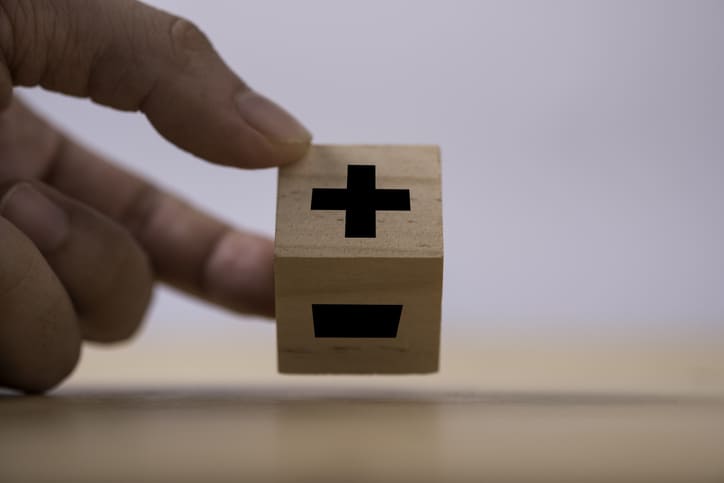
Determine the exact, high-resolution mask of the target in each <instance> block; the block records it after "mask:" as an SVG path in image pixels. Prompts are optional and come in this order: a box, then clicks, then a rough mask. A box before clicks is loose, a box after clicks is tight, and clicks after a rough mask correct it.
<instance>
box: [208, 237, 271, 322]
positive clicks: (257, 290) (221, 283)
mask: <svg viewBox="0 0 724 483" xmlns="http://www.w3.org/2000/svg"><path fill="white" fill-rule="evenodd" d="M273 262H274V247H273V244H272V242H271V241H270V240H268V239H266V238H262V237H259V236H256V235H251V234H248V233H240V232H236V231H229V232H227V233H226V234H224V235H223V236H222V237H221V238H220V239H219V241H218V243H217V244H216V245H215V246H214V248H213V251H212V252H211V253H210V254H209V257H208V259H207V263H206V266H205V270H204V289H205V290H206V292H207V294H206V295H207V296H208V297H209V298H211V299H213V300H215V301H217V302H218V303H220V304H222V305H225V306H227V307H229V308H231V309H234V310H237V311H239V312H247V313H253V314H258V315H264V316H272V315H273V313H274V275H273Z"/></svg>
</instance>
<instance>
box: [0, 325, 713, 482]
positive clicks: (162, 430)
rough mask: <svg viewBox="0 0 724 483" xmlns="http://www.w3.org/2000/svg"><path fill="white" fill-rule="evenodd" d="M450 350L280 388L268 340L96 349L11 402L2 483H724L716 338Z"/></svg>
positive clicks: (456, 345) (0, 419) (1, 444)
mask: <svg viewBox="0 0 724 483" xmlns="http://www.w3.org/2000/svg"><path fill="white" fill-rule="evenodd" d="M604 339H605V340H604ZM444 341H445V342H444V347H443V370H442V372H441V373H440V374H439V375H436V376H415V377H395V376H390V377H320V376H304V377H296V376H279V375H276V374H275V372H274V360H273V357H274V352H273V332H271V331H269V330H267V329H263V330H262V331H261V332H260V333H254V334H252V335H250V336H249V337H239V336H236V337H216V338H213V337H208V338H207V339H202V340H199V339H198V338H182V337H180V338H178V339H176V340H167V339H164V340H162V339H159V338H154V337H142V338H141V339H140V341H139V342H138V343H137V344H134V345H132V346H130V347H128V348H126V349H125V350H113V351H104V350H98V349H92V350H90V351H87V352H86V356H85V359H84V362H83V363H82V365H81V367H80V368H79V370H78V371H77V373H76V375H75V376H74V378H73V379H72V380H71V381H70V382H69V383H68V384H66V385H65V386H63V387H62V388H61V389H60V390H58V391H56V392H54V393H52V394H51V395H49V396H46V397H31V398H27V397H17V396H14V395H10V394H5V395H0V481H1V482H20V481H73V482H86V481H87V482H99V481H119V482H121V481H123V482H135V481H159V482H164V481H173V482H185V481H259V482H265V481H289V482H292V481H294V482H296V481H309V482H355V481H415V482H425V481H446V482H447V481H494V482H508V481H510V482H521V481H534V482H539V481H540V482H548V481H550V482H567V481H571V482H589V481H590V482H594V481H595V482H599V481H600V482H604V481H606V482H610V481H616V482H621V481H636V482H639V481H651V482H657V483H664V482H687V483H692V482H710V483H717V482H724V353H723V351H722V350H721V349H722V347H723V346H724V344H723V341H724V339H722V338H721V337H720V336H719V335H718V334H688V335H684V336H682V335H680V334H668V335H666V336H663V335H660V334H659V335H657V336H656V337H652V336H650V335H645V334H644V335H641V334H639V335H638V336H636V337H631V336H630V335H626V334H624V335H617V336H607V337H605V338H604V337H601V334H576V335H575V336H574V335H572V334H570V333H566V334H565V335H563V334H558V335H556V334H546V335H545V336H544V337H541V336H540V335H537V334H521V333H518V334H513V333H507V334H503V333H500V332H499V331H498V332H494V333H479V334H472V335H471V334H465V333H462V334H461V333H458V334H447V336H445V338H444ZM270 344H271V345H270ZM270 349H271V350H270Z"/></svg>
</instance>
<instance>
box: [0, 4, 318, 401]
mask: <svg viewBox="0 0 724 483" xmlns="http://www.w3.org/2000/svg"><path fill="white" fill-rule="evenodd" d="M13 86H41V87H44V88H46V89H49V90H53V91H57V92H61V93H64V94H69V95H72V96H78V97H87V98H90V99H92V100H93V101H95V102H97V103H99V104H102V105H105V106H108V107H111V108H115V109H120V110H125V111H140V112H142V113H143V114H145V115H146V117H147V118H148V120H149V121H150V123H151V124H152V125H153V127H154V128H155V129H156V130H157V131H158V133H159V134H160V135H162V136H163V137H165V138H166V139H168V140H169V141H170V142H172V143H174V144H176V145H177V146H178V147H179V148H181V149H183V150H186V151H188V152H190V153H192V154H194V155H196V156H198V157H199V158H202V159H204V160H207V161H210V162H212V163H215V164H220V165H226V166H235V167H240V168H264V167H270V166H277V165H282V164H286V163H290V162H293V161H295V160H297V159H299V158H300V157H302V156H303V155H304V153H305V152H306V150H307V148H308V146H309V143H310V140H311V135H310V134H309V132H308V131H307V130H306V129H305V128H304V127H303V126H302V125H301V124H300V123H299V122H298V121H296V120H295V119H294V118H293V117H292V116H291V115H289V114H288V113H286V111H284V110H283V109H282V108H281V107H279V106H278V105H276V104H274V103H273V102H272V101H270V100H268V99H266V98H265V97H263V96H261V95H260V94H257V93H256V92H255V91H253V90H252V89H251V88H249V87H248V86H247V85H246V84H244V82H243V81H242V80H241V79H240V78H239V77H238V76H237V75H236V74H234V73H233V72H232V71H231V70H230V69H229V68H228V67H227V66H226V65H225V64H224V63H223V61H222V60H221V58H220V57H219V56H218V54H217V53H216V52H215V51H214V49H213V47H212V46H211V44H210V43H209V41H208V40H207V38H206V37H205V35H204V34H203V33H202V32H200V31H199V30H198V28H196V27H195V26H194V25H193V24H191V23H190V22H188V21H186V20H184V19H180V18H178V17H175V16H173V15H171V14H169V13H166V12H162V11H160V10H156V9H153V8H151V7H149V6H146V5H144V4H141V3H139V2H135V1H132V0H103V1H98V0H0V109H1V112H0V386H3V387H7V388H14V389H18V390H21V391H26V392H43V391H47V390H48V389H50V388H52V387H54V386H55V385H57V384H59V383H60V382H61V381H62V380H63V379H65V378H66V377H67V376H68V375H69V374H70V373H71V372H72V370H73V368H74V367H75V365H76V363H77V361H78V357H79V354H80V350H81V346H82V342H83V341H84V340H87V341H96V342H106V343H107V342H116V341H121V340H124V339H127V338H129V337H130V336H131V335H132V334H133V333H134V332H135V331H136V330H137V329H138V327H139V325H140V323H141V320H142V319H143V315H144V313H145V311H146V308H147V306H148V303H149V300H150V297H151V292H152V287H153V284H154V283H155V281H156V280H159V281H162V282H165V283H168V284H171V285H173V286H175V287H178V288H180V289H182V290H185V291H187V292H189V293H191V294H193V295H195V296H198V297H200V298H201V299H204V300H207V301H210V302H212V303H216V304H219V305H222V306H224V307H227V308H229V309H232V310H235V311H237V312H240V313H253V314H261V315H266V316H271V315H273V313H274V300H273V277H272V258H273V249H272V243H271V241H270V240H268V239H266V238H263V237H260V236H258V235H255V234H251V233H245V232H241V231H238V230H236V229H234V228H233V227H230V226H228V225H227V224H225V223H223V222H221V221H219V220H216V219H214V218H212V217H210V216H208V215H207V214H204V213H203V212H201V211H199V210H198V209H196V208H194V207H193V206H191V205H190V204H188V203H187V202H185V201H183V200H182V199H180V198H179V197H177V196H176V195H174V194H170V193H166V192H163V191H161V190H159V189H158V188H156V187H155V186H154V185H153V183H152V182H150V181H149V180H145V179H142V178H140V177H138V176H137V175H134V174H132V173H129V172H127V171H124V170H123V169H122V168H120V167H118V166H115V165H114V164H113V163H112V162H110V161H108V160H106V159H104V158H103V157H102V156H101V155H100V154H98V153H95V152H92V151H90V150H89V149H87V148H85V147H83V146H82V145H80V144H78V143H77V142H76V141H75V140H73V139H70V138H69V137H68V136H67V135H65V134H63V133H62V132H61V131H60V130H59V129H57V128H56V127H54V126H52V125H51V124H50V123H48V122H47V121H45V120H43V119H42V118H40V117H39V116H38V115H37V114H35V113H33V112H32V111H31V110H30V109H29V108H28V107H27V106H25V105H24V104H23V103H22V102H21V101H20V100H19V99H17V98H15V97H13Z"/></svg>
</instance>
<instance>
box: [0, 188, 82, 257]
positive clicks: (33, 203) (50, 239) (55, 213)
mask: <svg viewBox="0 0 724 483" xmlns="http://www.w3.org/2000/svg"><path fill="white" fill-rule="evenodd" d="M0 215H2V216H3V217H5V218H6V219H8V220H9V221H10V222H11V223H12V224H13V225H15V226H16V227H18V229H20V231H22V232H23V233H25V235H27V237H28V238H30V239H31V240H32V241H33V243H35V245H36V246H37V247H38V249H39V250H40V251H41V252H51V251H53V250H55V249H56V248H58V247H59V246H60V245H61V244H62V243H63V241H64V240H65V239H66V237H67V236H68V232H69V231H70V224H69V222H68V216H67V215H66V214H65V212H64V211H63V210H61V209H60V208H59V207H58V206H56V205H55V204H54V203H53V202H52V201H50V200H49V199H48V198H47V197H46V196H45V195H43V194H42V193H40V191H38V190H36V189H35V188H33V186H32V185H31V184H30V183H20V184H18V185H16V186H14V187H13V188H11V189H10V191H8V192H7V193H6V194H5V196H4V197H3V198H2V200H0Z"/></svg>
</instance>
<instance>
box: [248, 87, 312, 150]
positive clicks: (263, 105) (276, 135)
mask: <svg viewBox="0 0 724 483" xmlns="http://www.w3.org/2000/svg"><path fill="white" fill-rule="evenodd" d="M236 105H237V106H238V108H239V112H240V113H241V116H242V117H243V118H244V120H245V121H246V122H248V123H249V124H250V125H251V127H253V128H254V129H256V130H257V131H259V132H260V133H261V134H263V135H264V137H266V138H267V139H268V140H269V141H271V142H273V143H282V144H306V143H309V142H310V141H311V139H312V134H311V133H310V132H309V131H307V129H306V128H305V127H304V126H303V125H302V124H301V123H300V122H299V121H297V120H296V119H295V118H294V117H293V116H292V115H291V114H289V113H288V112H287V111H285V110H284V109H283V108H281V107H280V106H278V105H277V104H275V103H274V102H273V101H271V100H269V99H267V98H266V97H264V96H262V95H261V94H258V93H256V92H254V91H251V90H247V91H244V92H241V93H239V94H237V96H236Z"/></svg>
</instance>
